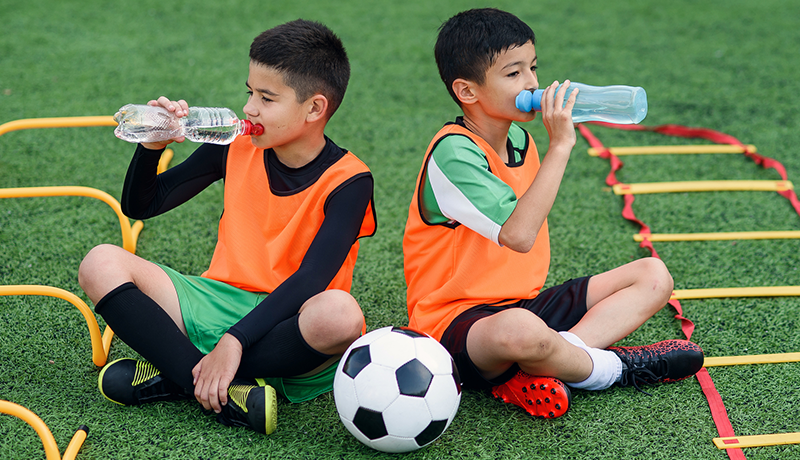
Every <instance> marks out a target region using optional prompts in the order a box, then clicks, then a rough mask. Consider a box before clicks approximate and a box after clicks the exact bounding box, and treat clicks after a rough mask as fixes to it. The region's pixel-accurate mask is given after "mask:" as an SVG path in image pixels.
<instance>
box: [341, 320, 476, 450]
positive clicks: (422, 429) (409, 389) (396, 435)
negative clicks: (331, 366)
mask: <svg viewBox="0 0 800 460" xmlns="http://www.w3.org/2000/svg"><path fill="white" fill-rule="evenodd" d="M333 397H334V400H335V401H336V410H337V411H339V418H341V420H342V423H344V426H345V427H347V430H348V431H350V433H352V434H353V436H355V437H356V439H358V440H359V441H361V442H362V443H364V444H366V445H367V446H369V447H372V448H373V449H377V450H380V451H383V452H409V451H412V450H416V449H419V448H421V447H424V446H426V445H428V444H430V443H432V442H433V441H435V440H436V439H438V438H439V436H441V435H442V433H444V430H445V429H447V427H448V426H449V425H450V422H452V421H453V417H455V415H456V411H457V410H458V405H459V403H460V402H461V382H460V380H459V378H458V372H457V371H456V367H455V364H454V363H453V359H452V358H451V357H450V354H449V353H448V352H447V350H445V348H444V347H443V346H442V345H441V344H440V343H439V342H437V341H436V339H433V338H432V337H430V336H428V335H425V334H422V333H420V332H416V331H414V330H412V329H408V328H399V327H392V326H389V327H384V328H381V329H376V330H374V331H371V332H369V333H367V334H365V335H363V336H362V337H360V338H359V339H358V340H356V341H355V342H353V344H352V345H350V347H349V348H348V349H347V351H346V352H345V353H344V355H343V356H342V360H341V361H340V362H339V367H338V368H337V369H336V375H335V377H334V379H333Z"/></svg>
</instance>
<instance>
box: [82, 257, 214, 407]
mask: <svg viewBox="0 0 800 460" xmlns="http://www.w3.org/2000/svg"><path fill="white" fill-rule="evenodd" d="M78 280H79V282H80V284H81V287H82V288H83V289H84V291H85V292H86V294H87V295H88V296H89V298H90V299H91V300H92V302H94V304H95V311H97V313H98V314H100V315H101V316H103V318H104V319H105V320H106V323H108V325H109V326H110V327H111V329H112V330H113V331H114V333H115V334H116V335H117V336H118V337H119V338H120V339H121V340H122V341H124V342H125V343H126V344H128V345H129V346H130V347H131V348H133V349H134V350H136V352H138V353H139V354H140V355H141V356H142V357H143V358H144V359H145V360H146V361H148V362H149V363H151V364H152V365H153V366H155V369H157V370H158V371H159V376H158V378H162V377H160V374H163V376H165V377H166V378H167V379H168V380H170V381H171V382H174V384H177V386H179V387H180V388H182V389H183V390H184V391H187V392H189V393H191V391H192V389H193V385H192V375H191V370H192V368H193V367H194V366H195V365H196V364H197V362H199V360H200V359H201V358H202V357H203V354H202V353H201V352H200V350H198V349H197V347H195V346H194V344H192V343H191V341H190V340H189V339H188V337H187V336H186V335H185V334H186V329H185V327H184V325H183V320H182V317H181V313H180V304H179V302H178V298H177V293H176V292H175V287H174V286H173V284H172V281H171V280H170V278H169V276H168V275H167V274H166V273H164V271H163V270H162V269H161V268H160V267H158V266H157V265H155V264H153V263H151V262H148V261H146V260H144V259H142V258H140V257H138V256H135V255H133V254H131V253H129V252H128V251H126V250H124V249H122V248H120V247H117V246H113V245H101V246H98V247H96V248H94V249H92V250H91V251H90V252H89V254H88V255H87V256H86V257H85V258H84V260H83V262H82V263H81V267H80V270H79V273H78ZM112 364H113V363H112ZM109 367H110V365H109ZM117 367H122V365H120V364H117ZM107 372H110V371H108V370H105V371H104V375H103V376H105V377H108V378H111V377H113V376H114V375H115V373H112V374H110V375H106V374H107ZM126 373H127V372H126ZM154 378H155V377H154ZM133 382H138V380H135V379H134V381H133ZM151 384H154V382H153V381H150V380H148V382H147V383H146V385H151ZM101 388H102V382H101ZM131 391H138V390H131ZM148 391H149V390H148ZM104 394H106V393H105V391H104ZM106 396H108V394H106ZM123 399H126V400H127V399H129V398H123Z"/></svg>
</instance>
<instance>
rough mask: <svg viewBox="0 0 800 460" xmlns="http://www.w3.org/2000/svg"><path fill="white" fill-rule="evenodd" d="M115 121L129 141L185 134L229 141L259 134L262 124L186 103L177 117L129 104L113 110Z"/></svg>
mask: <svg viewBox="0 0 800 460" xmlns="http://www.w3.org/2000/svg"><path fill="white" fill-rule="evenodd" d="M114 121H116V122H117V123H118V126H117V128H116V129H115V130H114V134H115V135H116V136H117V137H118V138H120V139H122V140H124V141H128V142H133V143H143V142H160V141H165V140H167V139H172V138H174V137H180V136H185V137H186V138H187V139H189V140H190V141H194V142H204V143H211V144H230V143H231V142H233V139H234V138H235V137H236V136H238V135H251V136H259V135H261V134H262V133H263V132H264V127H263V126H261V125H254V124H253V123H251V122H250V120H239V118H238V117H237V116H236V114H235V113H234V112H233V110H231V109H227V108H224V107H189V114H188V115H187V116H185V117H181V118H178V117H176V116H175V114H174V113H173V112H170V111H168V110H167V109H165V108H163V107H153V106H150V105H137V104H128V105H125V106H122V107H120V109H119V111H118V112H117V113H116V114H114Z"/></svg>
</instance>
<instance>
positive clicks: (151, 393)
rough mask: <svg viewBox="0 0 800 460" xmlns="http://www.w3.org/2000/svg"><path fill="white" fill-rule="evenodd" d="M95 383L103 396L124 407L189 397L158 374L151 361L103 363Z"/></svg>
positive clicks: (126, 359)
mask: <svg viewBox="0 0 800 460" xmlns="http://www.w3.org/2000/svg"><path fill="white" fill-rule="evenodd" d="M97 386H98V387H99V388H100V393H102V394H103V396H105V397H106V399H108V400H109V401H111V402H115V403H117V404H122V405H125V406H137V405H139V404H145V403H149V402H156V401H174V400H178V399H187V398H189V397H190V395H187V394H186V392H185V391H184V390H183V388H181V387H180V386H178V384H177V383H175V382H173V381H172V380H169V379H167V378H165V377H163V376H161V372H159V370H158V369H156V368H155V367H154V366H153V365H152V364H150V363H148V362H145V361H137V360H135V359H131V358H122V359H118V360H116V361H114V362H112V363H109V364H106V365H105V367H103V370H102V371H100V376H99V377H98V378H97Z"/></svg>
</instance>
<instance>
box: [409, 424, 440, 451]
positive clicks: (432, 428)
mask: <svg viewBox="0 0 800 460" xmlns="http://www.w3.org/2000/svg"><path fill="white" fill-rule="evenodd" d="M445 428H447V420H433V421H432V422H431V423H430V425H428V426H427V427H426V428H425V429H424V430H422V433H420V434H418V435H417V437H415V438H414V441H416V442H417V445H418V446H420V447H424V446H425V445H426V444H429V443H431V442H433V441H435V440H436V438H438V437H439V436H440V435H441V434H442V433H444V429H445Z"/></svg>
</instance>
